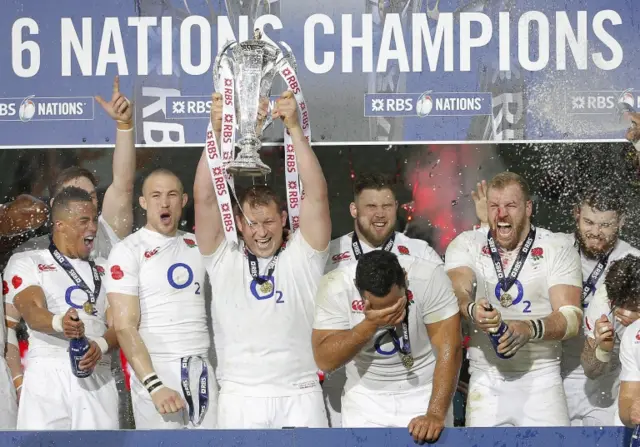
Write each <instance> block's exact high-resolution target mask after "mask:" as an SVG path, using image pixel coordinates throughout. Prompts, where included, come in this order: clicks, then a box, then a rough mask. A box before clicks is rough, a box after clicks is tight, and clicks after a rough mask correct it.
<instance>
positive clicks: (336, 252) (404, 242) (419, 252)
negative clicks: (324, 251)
mask: <svg viewBox="0 0 640 447" xmlns="http://www.w3.org/2000/svg"><path fill="white" fill-rule="evenodd" d="M352 237H353V232H351V233H348V234H345V235H344V236H340V237H339V238H337V239H334V240H332V241H331V244H330V245H329V259H327V265H326V267H325V271H324V272H325V273H329V272H330V271H331V270H333V269H335V268H338V267H340V266H341V265H343V264H348V263H351V262H356V257H355V255H354V253H353V249H352V247H351V241H352V239H351V238H352ZM360 246H361V247H362V252H363V254H364V253H369V252H370V251H373V250H381V249H382V247H375V248H374V247H370V246H369V245H368V244H367V243H366V242H364V241H363V240H360ZM390 251H391V253H394V254H396V255H398V256H400V255H411V256H415V257H416V258H421V259H427V260H429V261H433V262H435V263H436V264H442V258H441V257H440V255H438V253H436V252H435V250H434V249H433V248H431V246H430V245H429V244H427V243H426V242H425V241H423V240H420V239H412V238H410V237H408V236H406V235H405V234H404V233H400V232H398V231H396V236H395V239H394V242H393V246H392V248H391V250H390Z"/></svg>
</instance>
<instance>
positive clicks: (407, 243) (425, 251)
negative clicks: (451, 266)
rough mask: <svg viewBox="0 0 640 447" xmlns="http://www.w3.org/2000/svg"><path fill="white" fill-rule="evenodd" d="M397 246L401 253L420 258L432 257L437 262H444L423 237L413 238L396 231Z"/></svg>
mask: <svg viewBox="0 0 640 447" xmlns="http://www.w3.org/2000/svg"><path fill="white" fill-rule="evenodd" d="M395 246H396V249H397V250H398V253H400V254H401V255H412V256H416V257H419V258H424V259H431V260H432V261H435V262H442V259H441V258H440V256H439V255H438V253H436V251H435V250H434V249H433V247H432V246H431V245H429V243H428V242H427V241H423V240H422V239H413V238H410V237H409V236H407V235H406V234H404V233H399V232H398V233H396V240H395Z"/></svg>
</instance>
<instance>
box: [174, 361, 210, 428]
mask: <svg viewBox="0 0 640 447" xmlns="http://www.w3.org/2000/svg"><path fill="white" fill-rule="evenodd" d="M194 357H195V358H199V359H200V360H202V373H201V374H200V381H199V383H198V390H199V392H198V405H199V407H200V408H199V413H198V419H197V420H196V421H194V413H195V407H194V405H193V396H192V395H191V387H190V381H191V380H190V378H189V366H190V365H191V359H193V358H194ZM180 384H181V385H182V393H183V394H184V398H185V400H186V401H187V406H188V407H189V420H190V421H191V423H192V424H193V425H195V426H196V427H197V426H199V425H200V424H201V423H202V420H203V419H204V416H205V414H206V413H207V408H209V368H208V367H207V362H206V361H205V360H204V358H202V357H200V356H199V355H197V356H193V357H183V358H182V359H181V360H180Z"/></svg>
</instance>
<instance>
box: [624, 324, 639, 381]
mask: <svg viewBox="0 0 640 447" xmlns="http://www.w3.org/2000/svg"><path fill="white" fill-rule="evenodd" d="M620 364H621V365H622V368H621V372H620V380H621V381H623V382H640V320H636V321H634V322H633V323H631V324H630V325H629V327H627V330H626V331H624V334H623V336H622V340H621V341H620Z"/></svg>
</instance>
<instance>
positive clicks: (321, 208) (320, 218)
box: [273, 91, 331, 251]
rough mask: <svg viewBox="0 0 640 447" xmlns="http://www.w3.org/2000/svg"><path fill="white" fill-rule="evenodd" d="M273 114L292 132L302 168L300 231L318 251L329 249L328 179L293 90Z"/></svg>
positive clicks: (285, 96)
mask: <svg viewBox="0 0 640 447" xmlns="http://www.w3.org/2000/svg"><path fill="white" fill-rule="evenodd" d="M273 117H274V119H275V118H276V117H280V118H282V120H283V122H284V125H285V127H286V128H287V130H288V132H289V135H291V140H292V144H293V150H294V151H295V155H296V161H297V165H298V172H299V175H300V179H301V180H302V185H303V187H304V200H302V201H301V202H299V203H301V204H300V231H301V232H302V236H303V237H304V239H305V241H307V243H308V244H309V245H310V246H311V247H313V248H314V249H315V250H318V251H322V250H325V249H326V248H327V246H328V245H329V241H330V240H331V214H330V212H329V193H328V190H327V181H326V179H325V177H324V173H323V172H322V167H321V166H320V162H319V161H318V158H317V157H316V154H315V153H314V152H313V149H311V146H310V145H309V142H308V141H307V139H306V138H305V137H304V134H303V131H302V127H301V126H300V122H299V120H298V107H297V104H296V100H295V98H294V95H293V93H292V92H290V91H286V92H284V93H283V94H282V96H281V97H280V98H279V99H278V100H277V101H276V104H275V107H274V109H273ZM286 150H287V149H286V148H285V151H286Z"/></svg>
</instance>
